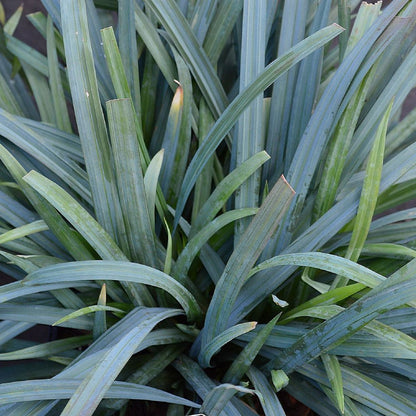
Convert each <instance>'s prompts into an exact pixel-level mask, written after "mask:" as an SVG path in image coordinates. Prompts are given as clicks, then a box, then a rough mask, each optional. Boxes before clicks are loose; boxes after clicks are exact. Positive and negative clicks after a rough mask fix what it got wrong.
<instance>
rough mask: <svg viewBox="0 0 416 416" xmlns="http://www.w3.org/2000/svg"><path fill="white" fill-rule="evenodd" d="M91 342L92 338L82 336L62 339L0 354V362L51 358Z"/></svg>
mask: <svg viewBox="0 0 416 416" xmlns="http://www.w3.org/2000/svg"><path fill="white" fill-rule="evenodd" d="M90 341H91V336H89V335H80V336H77V337H71V338H65V339H60V340H57V341H51V342H46V343H43V344H39V345H34V346H33V347H27V348H23V349H21V350H17V351H10V352H3V353H0V361H10V360H28V359H33V358H43V357H50V356H54V355H57V354H59V353H60V352H65V351H69V350H72V349H74V348H79V347H82V346H83V345H86V344H88V343H89V342H90Z"/></svg>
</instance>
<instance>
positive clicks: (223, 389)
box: [199, 384, 253, 416]
mask: <svg viewBox="0 0 416 416" xmlns="http://www.w3.org/2000/svg"><path fill="white" fill-rule="evenodd" d="M237 393H240V394H241V393H243V394H247V393H249V394H253V390H250V389H247V388H245V387H242V386H234V385H233V384H220V385H219V386H217V387H215V388H214V389H212V390H211V391H210V392H209V393H208V394H207V395H206V397H205V399H204V402H203V403H202V406H201V408H200V409H199V411H200V412H201V413H202V414H207V415H210V416H211V415H212V416H219V415H220V414H221V412H222V410H223V409H224V407H225V406H226V404H227V403H228V402H229V401H230V400H231V398H232V397H233V396H234V395H235V394H237Z"/></svg>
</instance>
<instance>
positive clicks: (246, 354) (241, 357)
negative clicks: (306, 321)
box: [224, 315, 280, 384]
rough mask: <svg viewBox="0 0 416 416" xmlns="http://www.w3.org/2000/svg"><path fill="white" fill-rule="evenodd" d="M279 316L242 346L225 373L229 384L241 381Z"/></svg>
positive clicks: (225, 378) (225, 379)
mask: <svg viewBox="0 0 416 416" xmlns="http://www.w3.org/2000/svg"><path fill="white" fill-rule="evenodd" d="M279 317H280V315H278V316H276V317H275V318H273V319H272V320H271V321H270V322H269V323H268V324H267V325H265V326H264V327H263V328H262V329H261V330H260V331H259V332H258V334H257V335H256V337H255V338H253V340H252V341H250V342H249V343H248V344H247V345H246V346H245V347H244V349H243V350H242V351H241V352H240V354H238V356H237V357H236V358H235V359H234V360H233V362H232V364H231V365H230V367H229V368H228V370H227V372H226V373H225V375H224V381H226V382H229V383H231V384H237V383H239V382H240V381H241V379H242V377H243V376H244V374H245V373H246V372H247V371H248V370H249V368H250V366H251V364H252V362H253V361H254V359H255V358H256V356H257V354H258V352H259V351H260V349H261V348H262V347H263V344H264V343H265V341H266V339H267V338H268V336H269V335H270V332H271V331H272V329H273V328H274V327H275V325H276V322H277V320H278V319H279Z"/></svg>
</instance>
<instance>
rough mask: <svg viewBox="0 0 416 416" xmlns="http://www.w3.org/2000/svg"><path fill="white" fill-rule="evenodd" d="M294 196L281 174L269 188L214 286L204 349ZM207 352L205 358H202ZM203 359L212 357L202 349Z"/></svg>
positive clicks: (221, 326)
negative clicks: (207, 356) (270, 188)
mask: <svg viewBox="0 0 416 416" xmlns="http://www.w3.org/2000/svg"><path fill="white" fill-rule="evenodd" d="M292 198H293V190H292V188H291V187H290V185H289V184H288V183H287V182H286V181H285V179H284V178H281V179H280V180H279V181H278V182H277V183H276V185H275V186H274V187H273V189H272V190H271V191H270V193H269V195H268V196H267V198H266V200H265V201H264V202H263V204H262V206H261V207H260V209H259V211H258V213H257V214H256V215H255V217H254V218H253V220H252V222H251V224H250V226H249V227H248V228H247V230H246V231H245V233H244V235H243V237H242V238H241V240H240V243H239V244H238V246H237V247H236V248H235V250H234V251H233V253H232V255H231V257H230V259H229V260H228V262H227V265H226V267H225V269H224V272H223V274H222V276H221V279H220V280H219V282H218V283H217V285H216V287H215V291H214V295H213V297H212V300H211V303H210V305H209V308H208V311H207V315H206V319H205V326H204V331H203V335H202V344H203V349H204V348H205V346H206V345H207V344H208V343H209V342H211V341H212V340H213V338H214V337H215V336H217V335H218V334H220V333H221V332H222V331H224V329H226V328H227V324H228V319H229V316H230V314H231V310H232V307H233V305H234V302H235V300H236V299H237V297H238V294H239V291H240V289H241V288H242V286H243V284H244V283H245V282H246V281H247V278H248V274H249V271H250V269H251V268H252V267H253V265H254V263H255V262H256V261H257V259H258V257H259V256H260V254H261V252H262V251H263V249H264V247H265V246H266V244H267V242H268V240H269V239H270V237H271V236H272V235H273V233H274V231H275V230H276V228H277V226H278V224H279V222H280V219H281V218H282V216H283V215H284V212H285V210H286V209H287V207H288V205H289V204H290V201H291V199H292ZM204 356H205V358H202V357H204ZM201 359H203V361H204V362H208V361H209V360H207V359H206V355H205V352H203V350H202V352H201Z"/></svg>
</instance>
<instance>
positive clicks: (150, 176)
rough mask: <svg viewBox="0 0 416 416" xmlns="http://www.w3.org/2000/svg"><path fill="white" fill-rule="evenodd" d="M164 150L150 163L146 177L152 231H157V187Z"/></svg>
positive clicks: (145, 185) (146, 192) (145, 183)
mask: <svg viewBox="0 0 416 416" xmlns="http://www.w3.org/2000/svg"><path fill="white" fill-rule="evenodd" d="M163 155H164V150H163V149H161V150H159V152H157V153H156V154H155V155H154V156H153V158H152V160H151V161H150V163H149V166H148V167H147V169H146V173H145V175H144V178H143V181H144V189H145V194H146V197H147V199H146V201H147V210H148V212H149V218H150V224H151V227H152V230H154V229H155V206H156V205H155V202H156V195H157V187H158V183H159V182H158V181H159V174H160V169H161V168H162V162H163Z"/></svg>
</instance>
